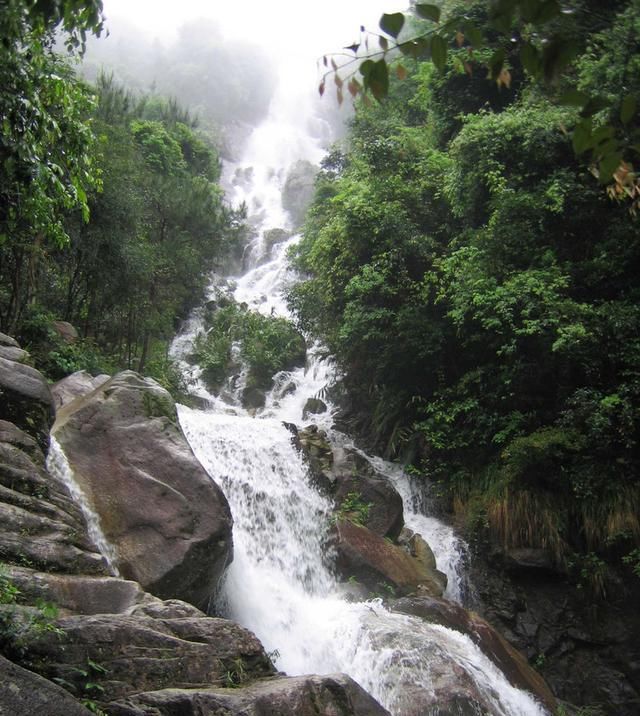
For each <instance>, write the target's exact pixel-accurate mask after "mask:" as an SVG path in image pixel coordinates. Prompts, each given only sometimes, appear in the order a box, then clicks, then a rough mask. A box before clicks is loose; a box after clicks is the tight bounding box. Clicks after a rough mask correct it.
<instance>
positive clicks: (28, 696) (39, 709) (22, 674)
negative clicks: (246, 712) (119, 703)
mask: <svg viewBox="0 0 640 716" xmlns="http://www.w3.org/2000/svg"><path fill="white" fill-rule="evenodd" d="M91 713H92V712H91V711H89V709H87V708H85V707H84V706H83V705H82V704H80V703H79V702H78V701H76V699H74V698H73V696H71V694H69V692H68V691H65V690H64V689H63V688H61V687H60V686H58V685H57V684H54V683H52V682H51V681H47V679H44V678H43V677H42V676H39V675H38V674H34V673H33V672H32V671H28V670H27V669H23V668H22V667H21V666H18V665H17V664H14V663H13V662H11V661H9V660H7V659H5V658H4V657H3V656H0V714H2V716H21V714H30V715H31V716H91Z"/></svg>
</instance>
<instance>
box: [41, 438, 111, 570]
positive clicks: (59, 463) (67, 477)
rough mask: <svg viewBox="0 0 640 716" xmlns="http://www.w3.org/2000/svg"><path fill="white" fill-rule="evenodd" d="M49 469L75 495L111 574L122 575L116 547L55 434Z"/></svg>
mask: <svg viewBox="0 0 640 716" xmlns="http://www.w3.org/2000/svg"><path fill="white" fill-rule="evenodd" d="M47 471H48V472H49V474H50V475H53V477H55V478H57V479H58V480H60V482H62V483H63V484H65V485H66V486H67V489H68V490H69V492H70V493H71V497H73V500H74V502H75V503H76V504H77V505H78V506H79V507H80V510H81V511H82V514H83V515H84V518H85V520H86V522H87V531H88V533H89V537H90V538H91V540H92V541H93V543H94V544H95V546H96V547H97V548H98V551H99V552H100V554H101V555H102V556H103V557H104V558H105V560H106V562H107V564H108V565H109V569H110V570H111V574H112V575H113V576H114V577H119V576H121V575H120V572H119V571H118V567H117V566H116V564H117V561H118V555H117V554H116V550H115V547H114V546H113V545H112V544H111V543H110V542H109V541H108V540H107V538H106V537H105V536H104V532H103V531H102V527H101V526H100V518H99V517H98V515H97V514H96V513H95V512H94V511H93V509H92V508H91V505H90V504H89V501H88V500H87V497H86V495H85V494H84V492H83V491H82V488H81V487H80V485H79V484H78V482H77V480H76V478H75V476H74V474H73V471H72V469H71V466H70V465H69V461H68V460H67V456H66V455H65V454H64V452H63V450H62V448H61V447H60V443H59V442H58V441H57V440H56V439H55V438H54V437H53V435H51V437H50V442H49V452H48V453H47Z"/></svg>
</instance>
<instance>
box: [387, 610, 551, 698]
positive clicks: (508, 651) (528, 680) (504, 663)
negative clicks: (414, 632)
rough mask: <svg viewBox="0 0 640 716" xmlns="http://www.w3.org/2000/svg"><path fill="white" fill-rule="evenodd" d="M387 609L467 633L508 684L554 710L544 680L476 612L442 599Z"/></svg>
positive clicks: (549, 692)
mask: <svg viewBox="0 0 640 716" xmlns="http://www.w3.org/2000/svg"><path fill="white" fill-rule="evenodd" d="M388 606H389V608H390V609H392V610H393V611H396V612H400V613H402V614H411V615H413V616H417V617H420V618H421V619H424V620H425V621H427V622H429V623H430V624H440V625H442V626H446V627H448V628H449V629H453V630H455V631H458V632H460V633H461V634H466V635H467V636H469V637H470V638H471V641H473V643H474V644H477V645H478V646H479V647H480V649H481V650H482V652H483V653H484V654H485V655H486V656H488V657H489V658H490V659H491V661H493V663H494V664H495V665H496V666H497V667H498V668H499V669H500V670H501V671H502V672H503V673H504V675H505V676H506V678H507V679H508V681H509V683H510V684H511V685H512V686H515V687H516V688H518V689H525V690H526V691H529V692H531V693H532V694H533V695H534V696H535V697H536V698H537V699H538V701H540V702H541V703H543V704H544V705H545V706H546V708H548V709H549V710H551V711H552V712H554V711H555V709H556V707H557V703H556V700H555V698H554V696H553V694H552V693H551V690H550V689H549V687H548V686H547V684H546V683H545V681H544V679H543V678H542V677H541V676H540V674H538V673H537V672H536V671H535V670H534V669H532V668H531V666H530V665H529V663H528V662H527V660H526V658H525V657H524V656H523V655H522V654H521V653H520V652H519V651H517V650H516V649H514V648H513V646H511V644H509V642H507V641H506V639H504V637H502V636H501V635H500V634H499V633H498V632H497V631H496V630H495V629H494V628H493V627H492V626H491V625H490V624H489V623H488V622H487V621H485V620H484V619H482V617H480V616H478V615H477V614H475V613H473V612H470V611H467V610H466V609H463V608H462V607H461V606H459V605H457V604H454V603H453V602H449V601H446V600H444V599H436V598H433V597H410V598H404V599H396V600H393V601H392V602H390V603H388Z"/></svg>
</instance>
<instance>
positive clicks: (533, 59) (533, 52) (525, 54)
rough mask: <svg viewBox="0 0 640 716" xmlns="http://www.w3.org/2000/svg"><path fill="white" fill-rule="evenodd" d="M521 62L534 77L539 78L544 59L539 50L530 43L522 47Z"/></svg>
mask: <svg viewBox="0 0 640 716" xmlns="http://www.w3.org/2000/svg"><path fill="white" fill-rule="evenodd" d="M520 62H522V66H523V67H524V69H525V70H526V71H527V72H528V73H529V74H530V75H531V76H532V77H538V75H539V74H540V70H541V69H542V59H541V57H540V53H539V52H538V50H537V49H536V48H535V47H534V46H533V45H532V44H531V43H530V42H525V43H523V44H522V46H521V47H520Z"/></svg>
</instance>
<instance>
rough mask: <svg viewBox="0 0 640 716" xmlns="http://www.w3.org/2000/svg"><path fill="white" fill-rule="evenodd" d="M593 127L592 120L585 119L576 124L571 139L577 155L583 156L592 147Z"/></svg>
mask: <svg viewBox="0 0 640 716" xmlns="http://www.w3.org/2000/svg"><path fill="white" fill-rule="evenodd" d="M591 127H592V122H591V120H590V119H584V120H583V121H582V122H579V123H578V124H576V126H575V128H574V130H573V136H572V138H571V143H572V144H573V151H574V152H575V153H576V154H578V155H579V154H583V153H584V152H586V151H587V149H589V148H590V147H591Z"/></svg>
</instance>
